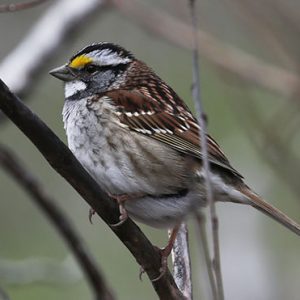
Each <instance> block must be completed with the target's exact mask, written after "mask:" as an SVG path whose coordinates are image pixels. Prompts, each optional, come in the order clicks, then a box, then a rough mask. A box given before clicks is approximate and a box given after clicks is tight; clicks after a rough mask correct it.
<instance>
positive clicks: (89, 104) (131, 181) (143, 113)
mask: <svg viewBox="0 0 300 300" xmlns="http://www.w3.org/2000/svg"><path fill="white" fill-rule="evenodd" d="M50 74H51V75H53V76H54V77H56V78H58V79H60V80H62V81H63V82H64V94H65V101H64V106H63V122H64V128H65V131H66V135H67V140H68V146H69V148H70V150H71V151H72V152H73V154H74V155H75V157H76V158H77V159H78V160H79V162H80V163H81V164H82V165H83V166H84V168H85V169H86V170H87V171H88V172H89V173H90V174H91V176H92V177H93V178H94V179H95V180H96V182H97V183H98V184H99V185H100V187H101V188H102V189H103V190H104V191H105V192H106V193H107V194H108V195H109V196H110V197H111V198H112V199H113V200H115V201H117V203H118V205H119V210H120V222H119V223H117V224H115V225H117V226H121V225H122V223H123V222H125V221H126V220H127V217H128V215H129V216H130V217H132V218H133V219H136V220H138V221H140V222H142V223H145V224H147V225H150V226H153V227H158V228H172V229H173V231H172V234H171V237H170V239H169V241H168V244H167V246H166V247H165V248H163V249H162V257H163V258H166V257H168V256H169V254H170V252H171V249H172V245H173V243H174V240H175V238H176V234H177V231H178V228H179V225H180V224H181V222H183V221H184V220H185V219H186V218H187V217H188V216H189V215H191V214H193V213H194V212H195V211H197V210H199V209H201V208H204V207H205V206H206V205H207V204H208V201H207V196H206V185H205V182H206V179H207V178H206V176H207V174H206V172H205V170H204V166H203V153H202V149H201V146H200V145H201V143H200V131H201V130H202V129H201V128H200V127H199V124H198V122H197V120H196V118H195V117H194V116H193V114H192V112H191V111H190V109H189V108H188V106H187V105H186V104H185V102H184V101H183V100H182V99H181V98H180V97H179V96H178V95H177V94H176V92H175V91H174V90H173V89H172V88H171V87H170V86H169V85H168V84H167V83H166V82H165V81H163V80H162V79H161V78H160V77H159V76H158V75H157V74H156V73H155V72H154V71H153V70H152V69H151V68H150V67H148V66H147V65H146V63H144V62H143V61H141V60H139V59H137V58H135V56H134V55H133V54H132V53H131V52H130V51H128V50H126V49H125V48H123V47H121V46H119V45H117V44H114V43H110V42H99V43H94V44H91V45H88V46H86V47H84V48H83V49H82V50H80V51H78V52H77V53H76V54H75V55H73V56H72V57H71V58H70V59H69V61H68V62H67V63H66V64H64V65H62V66H60V67H58V68H55V69H53V70H52V71H50ZM206 140H207V151H208V154H207V159H208V161H209V166H210V172H209V174H208V176H209V180H210V182H211V185H212V189H213V193H214V198H215V200H216V201H220V202H234V203H240V204H247V205H250V206H253V207H254V208H256V209H258V210H260V211H262V212H263V213H264V214H266V215H268V216H270V217H271V218H273V219H275V220H276V221H277V222H279V223H281V224H282V225H283V226H285V227H287V228H288V229H289V230H291V231H292V232H294V233H296V234H297V235H300V225H299V224H298V223H297V222H295V221H293V220H292V219H290V218H289V217H288V216H286V215H285V214H284V213H282V212H281V211H279V210H278V209H277V208H275V207H273V206H272V205H271V204H269V203H268V202H266V201H265V200H264V199H263V198H261V197H260V196H258V195H257V194H256V193H255V192H254V191H253V190H252V189H251V188H250V187H248V185H247V184H246V183H245V181H244V178H243V176H242V175H241V174H240V173H239V172H238V171H237V170H236V169H234V168H233V167H232V165H231V164H230V162H229V160H228V159H227V157H226V156H225V154H224V152H223V151H222V150H221V148H220V146H219V145H218V144H217V142H216V141H215V140H214V139H213V138H212V137H211V136H210V135H209V134H206ZM163 261H166V259H164V260H163Z"/></svg>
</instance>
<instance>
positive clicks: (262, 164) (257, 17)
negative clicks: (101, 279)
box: [0, 0, 300, 300]
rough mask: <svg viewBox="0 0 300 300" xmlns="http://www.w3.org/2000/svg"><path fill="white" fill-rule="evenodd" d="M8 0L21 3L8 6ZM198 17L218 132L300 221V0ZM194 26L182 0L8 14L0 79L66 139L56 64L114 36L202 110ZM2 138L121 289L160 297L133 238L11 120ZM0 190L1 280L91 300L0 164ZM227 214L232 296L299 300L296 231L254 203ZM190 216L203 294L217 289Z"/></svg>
mask: <svg viewBox="0 0 300 300" xmlns="http://www.w3.org/2000/svg"><path fill="white" fill-rule="evenodd" d="M12 2H13V3H16V2H18V1H0V4H9V3H12ZM19 2H21V1H19ZM197 16H198V23H199V47H200V58H201V93H202V98H203V101H204V107H205V111H206V113H207V115H208V128H209V132H210V134H211V135H212V136H213V137H215V139H216V140H217V141H218V142H219V144H220V145H221V146H222V148H223V150H224V152H225V153H226V155H227V157H228V158H229V160H230V161H231V163H232V165H233V166H234V167H235V168H236V169H238V170H239V171H240V172H241V173H242V174H243V175H244V176H245V178H246V181H247V183H248V184H249V185H250V186H251V187H252V188H253V189H254V190H255V191H256V192H257V193H259V194H260V195H262V196H263V197H264V198H265V199H267V200H268V201H269V202H270V203H272V204H273V205H275V206H277V207H278V208H280V209H281V210H282V211H284V212H285V213H286V214H288V215H289V216H290V217H291V218H293V219H295V220H298V221H300V184H299V180H300V155H299V147H300V134H299V128H300V127H299V126H300V115H299V109H300V100H299V91H300V79H299V78H300V74H299V67H300V57H299V56H300V42H299V41H300V39H299V34H300V3H299V1H296V0H286V1H280V0H260V1H251V0H224V1H218V0H198V1H197ZM64 22H65V23H64ZM59 26H62V28H63V29H61V28H60V27H59ZM189 26H190V17H189V9H188V1H182V0H176V1H175V0H160V1H159V0H156V1H155V0H132V1H130V0H119V1H107V2H106V3H105V4H104V1H100V0H98V1H96V0H88V1H81V0H61V1H46V2H45V3H43V4H41V5H39V6H36V7H33V8H31V9H28V10H22V11H18V12H14V13H2V14H0V37H1V46H0V78H1V79H2V80H3V81H4V82H6V83H7V84H8V86H9V87H10V88H11V89H12V90H13V91H15V92H16V93H17V94H19V95H20V96H21V97H22V99H23V100H24V101H26V104H28V106H30V108H31V109H32V110H33V111H34V112H35V113H36V114H37V115H38V116H39V117H40V118H42V119H43V120H44V121H45V122H46V123H47V125H48V126H49V127H50V128H51V129H52V130H54V132H55V133H56V134H57V135H58V136H59V137H60V138H61V139H62V140H63V141H65V142H66V138H65V133H64V130H63V123H62V118H61V110H62V106H63V87H62V84H61V83H60V82H59V81H58V80H55V79H54V78H52V77H51V76H50V75H49V74H48V71H49V70H50V69H51V68H53V67H56V66H59V65H61V64H62V63H65V62H66V61H67V60H68V59H69V57H70V56H71V55H73V54H74V53H75V52H76V51H77V50H78V49H80V48H82V47H84V46H85V45H87V44H90V43H92V42H96V41H110V42H115V43H118V44H120V45H122V46H124V47H125V48H127V49H129V50H131V51H132V52H133V53H134V54H135V56H136V57H138V58H140V59H141V60H144V61H145V62H146V63H147V64H148V65H149V66H151V67H152V68H153V69H154V70H155V71H156V72H157V73H158V74H159V75H160V76H161V77H162V78H163V79H164V80H165V81H167V82H168V83H169V84H170V85H171V86H172V87H173V88H174V89H175V91H176V92H177V93H178V94H179V95H180V96H181V97H182V98H183V99H184V100H185V101H186V102H187V103H188V105H189V106H190V107H191V109H193V104H192V98H191V83H192V53H191V32H190V28H189ZM49 45H50V46H49ZM44 49H47V50H44ZM42 51H45V52H44V53H42V54H41V52H42ZM47 51H48V52H47ZM24 70H26V71H24ZM22 84H23V85H22ZM0 141H1V144H4V145H7V146H8V147H10V148H11V149H13V150H14V151H15V153H17V154H18V156H19V157H20V158H21V159H22V160H23V161H24V162H25V164H26V166H27V167H28V168H29V169H30V171H32V172H33V173H34V174H35V176H37V177H38V179H39V180H40V181H41V182H42V183H43V186H44V188H45V190H46V191H47V192H48V193H49V194H50V195H52V196H53V198H54V199H56V200H57V204H58V205H59V206H60V207H61V208H62V209H63V211H64V212H65V213H66V214H67V215H68V216H69V217H70V218H71V220H72V221H73V223H74V226H75V228H76V230H77V231H78V232H79V233H80V235H81V236H82V237H83V238H84V240H85V242H86V243H87V246H88V247H89V249H90V251H91V252H92V253H93V255H94V256H95V258H96V260H97V262H98V263H99V265H100V266H101V268H102V270H103V272H104V273H105V275H106V279H107V281H108V283H109V285H110V286H111V287H112V288H113V290H114V291H115V293H116V296H117V297H118V298H119V299H156V297H157V296H156V294H155V292H154V291H153V289H152V287H151V284H150V283H149V281H148V279H147V278H146V276H145V278H144V280H143V281H142V282H140V281H139V280H138V273H139V266H138V265H137V264H136V262H135V260H134V258H133V257H132V256H131V255H130V253H129V252H128V250H127V249H126V248H125V247H124V246H123V244H121V243H120V241H119V240H118V239H117V238H116V237H115V235H114V234H113V233H112V231H111V230H110V229H109V228H108V227H107V226H106V225H105V224H104V223H103V222H102V221H101V220H100V219H99V218H97V217H95V218H94V219H93V225H91V224H90V223H89V220H88V210H89V207H88V206H87V204H86V203H85V202H84V201H83V200H82V199H81V198H80V196H79V195H78V194H77V193H76V192H75V191H74V190H73V189H72V188H71V187H70V186H69V185H68V184H67V183H66V182H65V180H64V179H62V178H61V177H60V176H59V175H58V174H57V173H56V172H55V171H53V170H52V169H51V168H50V167H49V165H48V163H47V162H46V161H45V160H44V159H43V157H42V156H41V155H40V153H39V152H38V151H37V150H36V149H35V147H34V146H33V145H32V144H31V143H30V142H29V141H28V139H27V138H26V137H25V136H24V135H23V134H22V133H21V132H20V131H19V130H18V129H17V128H16V127H15V126H14V125H13V124H12V123H11V122H10V121H8V120H5V118H3V116H1V117H0ZM0 191H1V196H0V288H1V289H3V291H5V292H6V293H7V294H8V295H9V297H10V298H11V299H14V300H21V299H22V300H26V299H31V300H34V299H41V298H42V299H44V300H48V299H58V300H59V299H90V298H91V292H90V290H89V287H88V285H87V283H86V280H85V279H84V277H83V275H82V274H81V271H80V269H79V267H78V265H77V263H76V262H75V261H74V259H73V258H72V255H71V254H70V252H69V250H68V249H67V248H66V246H65V244H64V242H63V240H62V239H61V237H60V236H59V235H58V234H57V232H56V231H55V230H54V228H53V227H52V226H51V224H50V223H49V222H48V220H47V219H46V217H45V216H44V215H43V214H42V213H41V211H39V210H38V209H37V207H36V206H35V205H34V204H33V203H32V201H31V199H30V198H29V197H28V196H27V195H26V194H25V193H24V192H23V190H22V189H21V188H20V187H19V186H18V185H16V183H15V182H14V181H13V180H12V179H11V178H10V177H8V176H7V174H6V173H5V172H4V171H3V170H2V169H0ZM217 210H218V215H219V218H220V237H221V240H220V242H221V262H222V270H223V280H224V290H225V298H226V299H231V300H235V299H244V300H247V299H249V300H250V299H257V300H269V299H272V300H277V299H278V300H279V299H290V300H296V299H299V294H300V285H299V283H300V279H299V278H300V259H299V253H300V242H299V238H298V237H297V236H296V235H295V234H293V233H291V232H290V231H288V230H286V229H285V228H283V227H282V226H280V225H278V224H277V223H275V222H274V221H272V220H271V219H269V218H267V217H265V216H264V215H263V214H261V213H260V212H257V211H256V210H254V209H252V208H250V207H246V206H239V205H234V204H218V205H217ZM189 224H190V228H191V232H190V243H191V253H192V268H193V281H194V298H195V299H208V295H209V293H208V282H207V275H206V273H205V267H204V265H203V259H202V258H201V257H199V256H200V255H199V251H200V250H199V247H198V246H197V237H196V234H195V230H194V227H193V222H190V223H189ZM141 228H142V230H143V231H144V232H145V233H146V235H147V236H148V238H149V239H150V240H151V241H152V242H153V243H154V244H155V245H158V246H163V245H164V244H165V242H166V240H167V234H166V232H164V231H163V230H155V229H152V228H149V227H147V226H143V225H141ZM0 299H1V293H0ZM3 299H5V298H4V297H3Z"/></svg>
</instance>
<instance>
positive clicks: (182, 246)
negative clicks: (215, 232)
mask: <svg viewBox="0 0 300 300" xmlns="http://www.w3.org/2000/svg"><path fill="white" fill-rule="evenodd" d="M172 261H173V276H174V279H175V282H176V284H177V286H178V288H179V289H180V291H181V292H182V294H183V295H184V296H185V297H186V299H187V300H192V299H193V287H192V270H191V259H190V252H189V237H188V228H187V225H186V223H182V224H181V225H180V228H179V231H178V233H177V236H176V240H175V242H174V245H173V249H172Z"/></svg>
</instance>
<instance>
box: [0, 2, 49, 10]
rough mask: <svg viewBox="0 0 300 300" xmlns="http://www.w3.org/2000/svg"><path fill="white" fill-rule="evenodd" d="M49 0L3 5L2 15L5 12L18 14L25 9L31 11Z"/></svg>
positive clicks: (1, 8) (0, 6) (0, 8)
mask: <svg viewBox="0 0 300 300" xmlns="http://www.w3.org/2000/svg"><path fill="white" fill-rule="evenodd" d="M47 1H48V0H32V1H27V2H22V3H10V4H1V5H0V13H3V12H16V11H20V10H24V9H29V8H32V7H34V6H37V5H40V4H42V3H44V2H47Z"/></svg>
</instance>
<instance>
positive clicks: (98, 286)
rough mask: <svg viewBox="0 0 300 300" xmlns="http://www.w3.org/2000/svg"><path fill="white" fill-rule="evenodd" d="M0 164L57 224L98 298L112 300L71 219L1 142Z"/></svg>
mask: <svg viewBox="0 0 300 300" xmlns="http://www.w3.org/2000/svg"><path fill="white" fill-rule="evenodd" d="M0 165H2V167H3V168H4V169H5V170H6V171H7V173H8V174H9V175H11V176H12V177H13V178H14V179H15V180H16V182H17V183H18V184H20V185H21V186H22V187H23V188H24V190H25V191H26V192H27V193H28V194H29V195H30V196H31V199H32V200H33V201H34V202H35V203H36V204H37V205H38V206H39V207H40V208H41V209H42V211H43V212H44V214H45V215H46V216H47V217H48V218H49V219H50V221H51V222H52V224H53V225H54V226H55V227H56V229H57V231H58V232H59V233H60V235H61V236H62V237H63V239H64V240H65V242H66V243H67V245H68V246H69V248H70V250H71V251H72V253H73V254H74V256H75V257H76V259H77V261H78V263H79V265H80V266H81V268H82V270H83V272H84V273H85V274H86V277H87V279H88V281H89V284H90V285H91V287H92V289H93V290H94V294H95V299H99V300H100V299H105V300H113V299H114V297H113V294H112V292H111V291H110V289H109V288H108V286H107V284H106V283H105V279H104V277H103V275H102V274H101V273H100V270H99V267H98V266H97V263H96V261H95V259H94V258H93V257H92V255H91V254H90V253H89V251H88V249H87V247H86V245H85V243H84V242H83V240H82V239H81V238H80V237H79V235H78V233H77V232H75V230H74V226H73V225H72V224H71V222H70V220H68V218H67V216H66V215H65V214H63V213H62V211H61V209H59V208H58V207H57V206H56V204H55V202H54V201H53V199H51V197H49V196H48V195H47V194H46V193H45V191H44V190H43V188H42V186H41V184H40V183H39V182H38V180H37V178H35V177H34V176H33V174H31V173H30V172H29V170H28V169H27V168H26V167H25V166H23V164H22V163H21V162H20V160H19V159H18V158H17V157H16V155H15V154H13V152H12V151H11V150H8V148H5V147H4V146H2V145H0Z"/></svg>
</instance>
